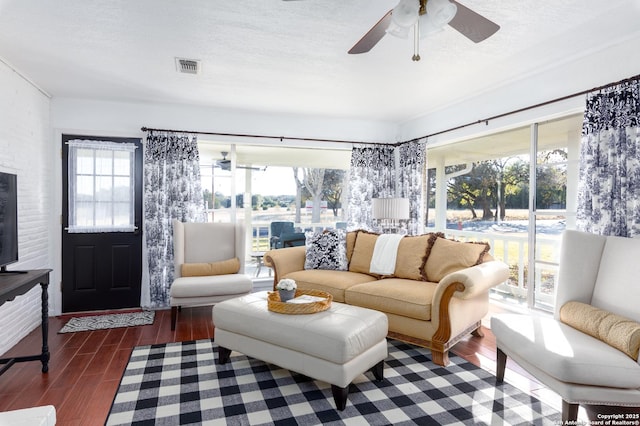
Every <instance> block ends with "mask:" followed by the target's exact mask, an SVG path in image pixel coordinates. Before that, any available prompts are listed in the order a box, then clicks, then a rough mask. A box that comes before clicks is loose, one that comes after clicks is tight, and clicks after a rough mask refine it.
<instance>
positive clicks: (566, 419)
mask: <svg viewBox="0 0 640 426" xmlns="http://www.w3.org/2000/svg"><path fill="white" fill-rule="evenodd" d="M578 408H580V405H579V404H571V403H569V402H567V401H565V400H564V399H563V400H562V424H565V425H566V424H573V422H575V421H576V420H577V419H578Z"/></svg>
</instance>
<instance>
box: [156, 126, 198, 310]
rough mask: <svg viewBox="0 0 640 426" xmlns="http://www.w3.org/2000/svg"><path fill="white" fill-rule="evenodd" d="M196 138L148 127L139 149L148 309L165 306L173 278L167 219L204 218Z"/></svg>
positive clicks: (169, 224)
mask: <svg viewBox="0 0 640 426" xmlns="http://www.w3.org/2000/svg"><path fill="white" fill-rule="evenodd" d="M199 161H200V155H199V153H198V143H197V138H196V137H195V136H192V135H188V134H183V133H170V132H154V131H149V133H148V134H147V141H146V144H145V151H144V229H145V237H146V238H145V243H146V254H147V259H148V267H149V303H150V306H151V307H154V308H156V307H166V306H168V305H169V288H170V287H171V283H172V282H173V229H172V226H171V221H172V220H173V219H178V220H180V221H183V222H187V221H189V222H194V221H195V222H201V221H203V220H204V206H203V201H202V187H201V184H200V165H199Z"/></svg>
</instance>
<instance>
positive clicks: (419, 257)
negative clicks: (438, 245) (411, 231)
mask: <svg viewBox="0 0 640 426" xmlns="http://www.w3.org/2000/svg"><path fill="white" fill-rule="evenodd" d="M441 235H442V234H441ZM436 238H437V234H424V235H415V236H404V237H403V238H402V240H400V244H399V245H398V257H397V259H396V270H395V272H394V274H393V276H394V277H396V278H406V279H409V280H417V281H427V275H426V274H425V272H424V265H425V264H426V262H427V256H428V254H429V253H428V252H429V248H430V247H431V246H432V245H433V243H434V241H435V239H436Z"/></svg>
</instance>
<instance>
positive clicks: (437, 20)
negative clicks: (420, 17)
mask: <svg viewBox="0 0 640 426" xmlns="http://www.w3.org/2000/svg"><path fill="white" fill-rule="evenodd" d="M457 12H458V7H457V6H456V5H455V4H453V3H451V2H450V1H449V0H429V1H428V2H427V16H430V17H431V18H430V19H432V20H433V22H434V24H436V25H439V26H440V27H444V26H445V25H447V24H448V23H449V22H451V20H452V19H453V17H454V16H456V13H457Z"/></svg>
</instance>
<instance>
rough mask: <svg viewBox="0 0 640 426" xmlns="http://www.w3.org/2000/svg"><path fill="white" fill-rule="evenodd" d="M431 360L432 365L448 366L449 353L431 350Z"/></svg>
mask: <svg viewBox="0 0 640 426" xmlns="http://www.w3.org/2000/svg"><path fill="white" fill-rule="evenodd" d="M431 358H432V360H433V362H434V364H438V365H441V366H443V367H446V366H447V365H449V351H439V350H436V349H433V348H431Z"/></svg>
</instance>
